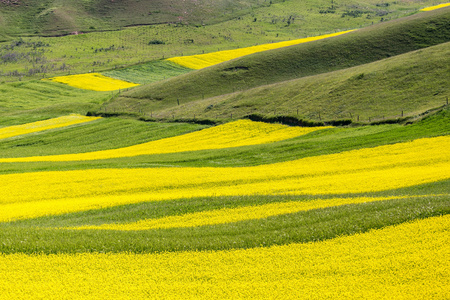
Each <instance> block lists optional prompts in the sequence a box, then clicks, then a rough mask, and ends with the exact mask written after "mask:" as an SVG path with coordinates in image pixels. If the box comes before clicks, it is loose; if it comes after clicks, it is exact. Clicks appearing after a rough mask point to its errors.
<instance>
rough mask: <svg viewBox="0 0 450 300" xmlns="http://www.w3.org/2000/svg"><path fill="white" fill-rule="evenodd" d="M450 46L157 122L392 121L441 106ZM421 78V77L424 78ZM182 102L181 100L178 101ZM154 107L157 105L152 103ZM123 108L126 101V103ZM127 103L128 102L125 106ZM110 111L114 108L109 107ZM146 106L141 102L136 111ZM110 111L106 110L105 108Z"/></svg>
mask: <svg viewBox="0 0 450 300" xmlns="http://www.w3.org/2000/svg"><path fill="white" fill-rule="evenodd" d="M449 57H450V43H444V44H441V45H437V46H432V47H429V48H426V49H422V50H417V51H414V52H409V53H406V54H402V55H398V56H395V57H392V58H389V59H384V60H381V61H377V62H374V63H370V64H365V65H362V66H357V67H353V68H348V69H345V70H340V71H335V72H330V73H325V74H320V75H316V76H310V77H303V78H299V79H294V80H290V81H284V82H281V83H277V84H272V85H264V86H262V87H257V88H253V89H249V90H245V91H239V92H234V93H230V94H226V95H222V96H217V97H212V98H207V99H204V100H198V101H194V102H188V103H187V104H182V105H180V106H178V105H176V106H172V107H170V106H169V107H168V108H166V109H164V108H163V109H161V110H158V107H164V105H167V103H170V102H169V101H167V102H163V101H160V102H157V101H154V102H153V103H152V104H150V105H149V106H148V107H149V108H150V109H151V110H153V111H154V112H155V113H154V114H155V115H157V116H158V117H159V118H166V119H170V118H171V117H172V116H174V117H175V118H180V119H182V118H183V117H184V118H188V117H189V116H193V115H195V116H196V117H197V118H207V119H215V118H229V117H230V116H231V115H233V116H234V117H235V118H239V117H244V116H246V115H251V114H258V115H262V116H265V117H267V118H270V117H276V116H279V115H285V116H292V117H294V118H298V119H306V120H314V121H317V122H318V121H326V120H339V119H350V120H352V121H353V122H367V123H370V122H374V121H384V120H385V119H392V120H395V119H397V118H399V119H401V118H402V117H407V116H415V115H418V114H420V113H422V112H424V111H427V110H429V109H433V108H437V107H441V106H443V105H446V103H447V99H448V97H449V96H450V89H449V85H448V78H447V77H448V76H447V74H449V73H450V67H449V66H450V58H449ZM424 74H426V76H424ZM180 99H181V100H180V101H181V102H182V103H183V101H185V100H184V98H180ZM155 102H156V103H155ZM125 103H127V102H126V100H125ZM127 104H128V103H127ZM112 107H115V106H112ZM142 107H145V104H144V105H142V100H141V101H140V109H142ZM110 109H111V108H110Z"/></svg>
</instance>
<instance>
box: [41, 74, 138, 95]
mask: <svg viewBox="0 0 450 300" xmlns="http://www.w3.org/2000/svg"><path fill="white" fill-rule="evenodd" d="M49 80H51V81H55V82H60V83H65V84H67V85H70V86H72V87H76V88H79V89H85V90H92V91H99V92H106V91H116V90H120V89H126V88H131V87H134V86H138V85H139V84H136V83H132V82H128V81H123V80H119V79H114V78H111V77H107V76H104V75H102V74H100V73H87V74H78V75H68V76H59V77H53V78H49Z"/></svg>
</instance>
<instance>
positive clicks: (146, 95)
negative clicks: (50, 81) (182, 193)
mask: <svg viewBox="0 0 450 300" xmlns="http://www.w3.org/2000/svg"><path fill="white" fill-rule="evenodd" d="M449 24H450V8H448V9H440V10H436V11H432V12H427V13H421V14H417V15H413V16H410V17H407V18H402V19H399V20H394V21H390V22H385V23H381V24H378V25H375V26H372V27H369V28H365V29H361V30H358V31H356V32H352V33H349V34H346V35H343V36H339V37H335V38H330V39H325V40H321V41H316V42H312V43H306V44H301V45H298V46H291V47H286V48H282V49H277V50H272V51H266V52H262V53H257V54H253V55H249V56H246V57H243V58H240V59H236V60H232V61H230V62H225V63H222V64H219V65H216V66H212V67H209V68H205V69H203V70H198V71H194V72H191V73H188V74H185V75H181V76H177V77H174V78H171V79H168V80H165V81H162V82H158V83H154V84H149V85H144V86H140V87H138V88H136V89H133V90H132V91H129V92H128V93H124V94H122V96H121V97H119V98H118V99H116V101H114V102H112V103H111V104H110V105H111V107H114V106H125V105H128V106H130V107H131V109H136V108H137V107H136V102H140V106H139V108H140V109H144V110H149V111H150V110H153V111H155V110H162V109H166V108H170V107H174V106H177V105H178V102H177V99H178V100H179V101H180V102H181V103H182V104H185V103H188V102H191V101H197V100H202V99H203V98H208V97H213V96H218V95H222V94H228V93H232V92H233V91H238V90H246V89H249V88H253V87H257V86H261V85H266V84H270V83H276V82H281V81H285V80H290V79H294V78H299V77H304V76H310V75H315V74H321V73H327V72H331V71H335V70H340V69H345V68H349V67H353V66H357V65H362V64H366V63H369V62H373V61H377V60H381V59H384V58H387V57H391V56H395V55H399V54H403V53H406V52H409V51H413V50H417V49H421V48H425V47H428V46H432V45H437V44H440V43H444V42H448V41H449V36H450V25H449ZM142 100H146V101H147V103H146V104H145V103H144V104H143V101H142Z"/></svg>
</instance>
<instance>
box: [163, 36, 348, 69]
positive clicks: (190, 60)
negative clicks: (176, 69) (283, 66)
mask: <svg viewBox="0 0 450 300" xmlns="http://www.w3.org/2000/svg"><path fill="white" fill-rule="evenodd" d="M350 31H353V30H348V31H343V32H337V33H332V34H325V35H320V36H314V37H308V38H302V39H297V40H292V41H285V42H279V43H272V44H263V45H259V46H253V47H247V48H241V49H234V50H225V51H218V52H212V53H207V54H199V55H191V56H179V57H172V58H169V59H167V60H169V61H171V62H174V63H176V64H179V65H181V66H183V67H187V68H190V69H196V70H197V69H203V68H206V67H209V66H213V65H216V64H219V63H222V62H224V61H228V60H232V59H235V58H238V57H242V56H245V55H249V54H253V53H257V52H262V51H267V50H272V49H278V48H282V47H287V46H292V45H298V44H302V43H307V42H312V41H317V40H322V39H326V38H329V37H333V36H338V35H341V34H345V33H348V32H350Z"/></svg>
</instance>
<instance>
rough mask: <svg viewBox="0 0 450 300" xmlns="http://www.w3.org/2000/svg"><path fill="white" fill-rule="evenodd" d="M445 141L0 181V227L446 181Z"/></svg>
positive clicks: (448, 142) (449, 141) (449, 170)
mask: <svg viewBox="0 0 450 300" xmlns="http://www.w3.org/2000/svg"><path fill="white" fill-rule="evenodd" d="M449 148H450V136H442V137H435V138H424V139H418V140H414V141H412V142H406V143H398V144H393V145H385V146H379V147H374V148H366V149H360V150H352V151H346V152H342V153H337V154H330V155H323V156H317V157H308V158H303V159H299V160H295V161H289V162H282V163H276V164H270V165H261V166H252V167H228V168H212V167H203V168H187V167H186V168H155V169H150V168H148V169H145V168H144V169H98V170H76V171H64V172H58V171H52V172H35V173H23V174H5V175H0V190H2V191H4V192H5V194H4V195H3V197H2V198H1V199H0V221H7V220H13V219H23V218H33V217H38V216H43V215H48V214H61V213H66V212H74V211H82V210H87V209H96V208H102V207H110V206H114V205H119V204H127V203H137V202H143V201H160V200H167V199H179V198H190V197H213V196H234V195H236V196H238V195H256V194H260V195H279V194H298V195H300V194H313V195H315V194H345V193H363V192H373V191H382V190H390V189H397V188H402V187H408V186H414V185H419V184H424V183H429V182H435V181H439V180H445V179H449V178H450V156H449V155H448V149H449Z"/></svg>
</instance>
